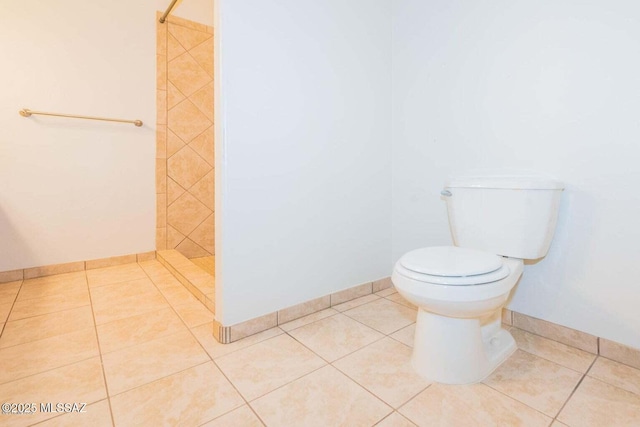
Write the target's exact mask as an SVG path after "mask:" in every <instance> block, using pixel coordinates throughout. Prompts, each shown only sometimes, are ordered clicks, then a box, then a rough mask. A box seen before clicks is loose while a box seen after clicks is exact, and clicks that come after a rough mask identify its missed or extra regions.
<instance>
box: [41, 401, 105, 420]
mask: <svg viewBox="0 0 640 427" xmlns="http://www.w3.org/2000/svg"><path fill="white" fill-rule="evenodd" d="M83 411H84V412H82V413H68V414H64V415H60V416H58V417H55V418H51V419H49V420H47V421H45V422H43V423H41V424H38V427H79V426H91V427H111V426H113V422H112V421H111V410H110V408H109V402H108V401H107V400H106V399H105V400H101V401H99V402H96V403H92V404H91V405H87V406H86V407H85V408H84V410H83Z"/></svg>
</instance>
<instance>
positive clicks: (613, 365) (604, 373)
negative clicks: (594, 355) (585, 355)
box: [587, 357, 640, 421]
mask: <svg viewBox="0 0 640 427" xmlns="http://www.w3.org/2000/svg"><path fill="white" fill-rule="evenodd" d="M587 375H589V376H590V377H593V378H597V379H599V380H600V381H604V382H605V383H608V384H611V385H614V386H616V387H619V388H622V389H625V390H627V391H630V392H632V393H635V394H637V395H640V369H635V368H632V367H631V366H627V365H623V364H622V363H618V362H614V361H613V360H609V359H605V358H604V357H598V360H596V363H594V364H593V366H592V367H591V369H590V370H589V373H588V374H587ZM639 421H640V420H639Z"/></svg>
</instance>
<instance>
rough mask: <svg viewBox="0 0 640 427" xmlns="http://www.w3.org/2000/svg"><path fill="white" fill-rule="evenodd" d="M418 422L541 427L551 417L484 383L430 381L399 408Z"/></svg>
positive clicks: (429, 424) (546, 423) (428, 424)
mask: <svg viewBox="0 0 640 427" xmlns="http://www.w3.org/2000/svg"><path fill="white" fill-rule="evenodd" d="M399 412H400V413H401V414H402V415H404V416H405V417H407V418H408V419H409V420H410V421H412V422H413V423H415V424H417V425H418V426H425V427H427V426H428V427H431V426H478V427H484V426H509V427H515V426H526V427H537V426H540V427H543V426H545V427H546V426H548V425H549V424H550V423H551V418H549V417H547V416H546V415H543V414H541V413H540V412H538V411H536V410H534V409H532V408H529V407H528V406H526V405H524V404H522V403H520V402H518V401H516V400H514V399H511V398H509V397H507V396H505V395H503V394H502V393H500V392H497V391H495V390H493V389H491V388H490V387H488V386H486V385H484V384H471V385H456V386H451V385H444V384H437V383H436V384H432V385H430V386H429V388H427V389H426V390H425V391H423V392H422V393H420V394H419V395H418V396H416V397H415V398H413V399H412V400H411V401H409V403H407V404H406V405H404V406H403V407H402V408H400V410H399Z"/></svg>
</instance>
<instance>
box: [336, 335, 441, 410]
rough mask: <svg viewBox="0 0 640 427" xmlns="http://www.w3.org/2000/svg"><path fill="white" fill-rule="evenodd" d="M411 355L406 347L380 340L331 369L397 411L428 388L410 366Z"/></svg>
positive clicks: (345, 358)
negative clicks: (337, 371) (343, 374)
mask: <svg viewBox="0 0 640 427" xmlns="http://www.w3.org/2000/svg"><path fill="white" fill-rule="evenodd" d="M411 352H412V350H411V348H409V347H407V346H406V345H404V344H401V343H399V342H398V341H395V340H392V339H391V338H383V339H382V340H380V341H376V342H374V343H373V344H370V345H368V346H366V347H365V348H363V349H361V350H358V351H356V352H355V353H352V354H350V355H348V356H346V357H344V358H342V359H340V360H338V361H336V362H334V363H333V366H335V367H336V368H338V369H339V370H341V371H342V372H344V373H345V374H346V375H347V376H348V377H349V378H351V379H353V380H354V381H356V382H357V383H358V384H360V385H361V386H363V387H364V388H366V389H367V390H369V391H370V392H371V393H373V394H374V395H376V396H377V397H378V398H380V399H382V400H383V401H384V402H386V403H387V404H388V405H390V406H392V407H394V408H398V407H399V406H401V405H402V404H404V403H406V402H407V401H408V400H409V399H411V398H412V397H414V396H415V395H416V394H418V393H420V392H421V391H422V390H424V389H425V388H426V387H427V386H428V385H429V384H430V383H429V382H428V381H426V380H424V379H422V378H421V377H420V376H418V374H416V372H415V371H414V369H413V367H412V366H411Z"/></svg>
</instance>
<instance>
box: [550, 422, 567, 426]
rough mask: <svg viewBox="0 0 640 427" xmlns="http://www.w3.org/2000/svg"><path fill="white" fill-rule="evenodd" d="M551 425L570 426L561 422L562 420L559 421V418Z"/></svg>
mask: <svg viewBox="0 0 640 427" xmlns="http://www.w3.org/2000/svg"><path fill="white" fill-rule="evenodd" d="M550 427H569V426H567V425H566V424H563V423H561V422H560V421H558V420H555V421H554V422H553V424H551V426H550Z"/></svg>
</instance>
